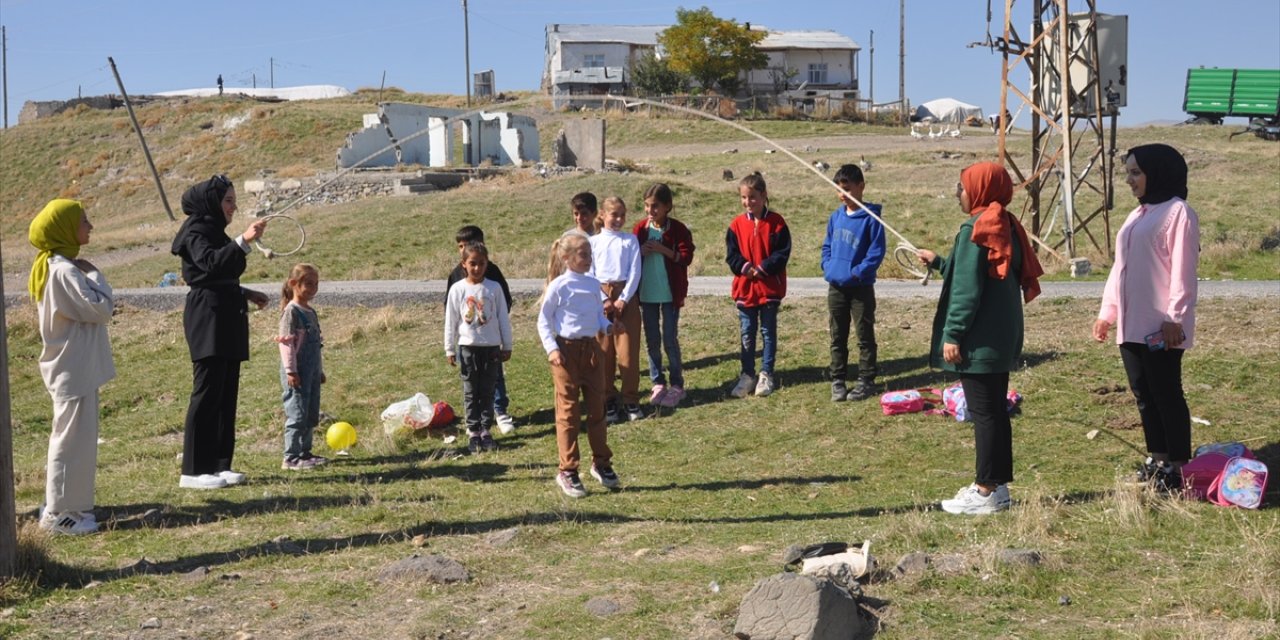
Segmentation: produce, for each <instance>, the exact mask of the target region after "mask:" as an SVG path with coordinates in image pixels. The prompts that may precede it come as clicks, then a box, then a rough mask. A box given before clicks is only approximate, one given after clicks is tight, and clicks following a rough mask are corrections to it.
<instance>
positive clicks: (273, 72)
mask: <svg viewBox="0 0 1280 640" xmlns="http://www.w3.org/2000/svg"><path fill="white" fill-rule="evenodd" d="M271 88H272V89H274V88H276V59H275V58H271Z"/></svg>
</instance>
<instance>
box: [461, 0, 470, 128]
mask: <svg viewBox="0 0 1280 640" xmlns="http://www.w3.org/2000/svg"><path fill="white" fill-rule="evenodd" d="M462 48H463V53H462V55H463V60H464V61H465V64H466V67H467V69H466V73H467V108H468V109H469V108H471V22H470V18H469V17H468V16H467V0H462Z"/></svg>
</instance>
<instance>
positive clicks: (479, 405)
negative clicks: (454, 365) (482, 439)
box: [458, 345, 502, 436]
mask: <svg viewBox="0 0 1280 640" xmlns="http://www.w3.org/2000/svg"><path fill="white" fill-rule="evenodd" d="M501 371H502V347H472V346H468V345H459V346H458V372H459V373H461V374H462V404H463V407H464V408H465V416H466V422H467V434H468V435H473V436H478V435H480V433H481V432H483V431H487V430H488V429H489V427H492V426H493V422H494V415H493V388H494V387H495V386H496V385H497V383H498V373H500V372H501Z"/></svg>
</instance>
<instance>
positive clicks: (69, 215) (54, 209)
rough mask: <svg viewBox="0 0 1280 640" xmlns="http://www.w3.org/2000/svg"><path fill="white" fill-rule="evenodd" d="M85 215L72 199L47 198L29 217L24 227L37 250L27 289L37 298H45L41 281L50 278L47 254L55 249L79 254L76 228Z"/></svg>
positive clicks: (50, 253)
mask: <svg viewBox="0 0 1280 640" xmlns="http://www.w3.org/2000/svg"><path fill="white" fill-rule="evenodd" d="M83 216H84V205H81V204H80V203H79V202H77V201H75V200H64V199H61V198H59V199H57V200H50V201H49V204H46V205H45V206H44V209H43V210H41V211H40V213H38V214H36V219H35V220H32V221H31V228H30V229H28V230H27V239H28V240H30V241H31V246H33V247H35V248H36V249H39V250H40V253H38V254H36V261H35V262H33V263H32V264H31V277H30V278H28V279H27V293H30V294H31V298H32V299H33V300H35V301H36V302H39V301H40V300H41V299H42V298H44V285H45V283H46V282H48V281H49V258H50V257H52V256H53V255H54V254H55V253H56V254H58V255H60V256H63V257H66V258H70V259H72V260H74V259H75V257H76V256H78V255H80V241H79V240H77V239H76V232H77V231H79V230H80V219H81V218H82V217H83Z"/></svg>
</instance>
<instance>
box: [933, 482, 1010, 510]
mask: <svg viewBox="0 0 1280 640" xmlns="http://www.w3.org/2000/svg"><path fill="white" fill-rule="evenodd" d="M1011 503H1012V500H1010V499H1009V488H1008V487H1007V486H1005V485H1003V484H1002V485H1000V486H998V487H996V490H995V491H992V492H991V493H990V495H985V496H984V495H982V493H980V492H979V491H978V485H976V484H971V485H969V486H967V487H965V488H963V489H961V490H960V491H958V492H957V493H956V497H955V498H952V499H951V500H943V501H942V510H943V511H946V512H947V513H958V514H965V515H984V514H988V513H996V512H999V511H1004V510H1005V509H1008V508H1009V505H1010V504H1011Z"/></svg>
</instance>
